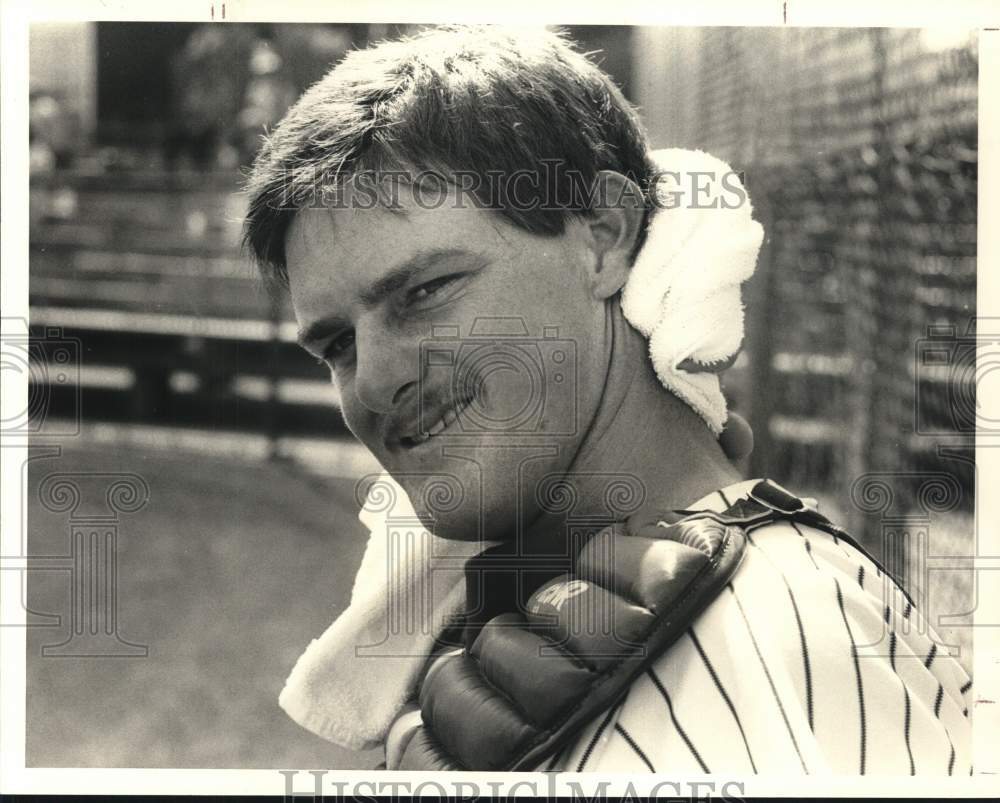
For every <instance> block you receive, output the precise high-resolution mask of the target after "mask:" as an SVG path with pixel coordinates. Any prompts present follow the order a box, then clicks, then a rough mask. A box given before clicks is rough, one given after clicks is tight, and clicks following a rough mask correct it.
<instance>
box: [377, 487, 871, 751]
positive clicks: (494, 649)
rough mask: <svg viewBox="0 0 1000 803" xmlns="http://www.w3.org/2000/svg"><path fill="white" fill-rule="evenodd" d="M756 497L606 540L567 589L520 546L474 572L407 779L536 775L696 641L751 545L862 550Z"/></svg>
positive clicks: (500, 551)
mask: <svg viewBox="0 0 1000 803" xmlns="http://www.w3.org/2000/svg"><path fill="white" fill-rule="evenodd" d="M750 496H751V498H750V499H743V500H740V501H738V502H737V503H736V504H734V505H733V506H731V507H730V508H729V509H728V510H727V511H726V512H725V513H722V514H718V513H713V512H710V511H702V512H694V513H689V514H687V515H686V516H685V517H684V518H681V519H680V520H679V521H677V520H676V519H677V518H678V517H677V516H676V515H674V516H672V517H671V519H672V520H674V523H672V524H668V523H667V522H666V521H658V522H653V523H650V524H647V525H644V526H641V527H640V528H639V529H638V530H636V531H635V532H629V531H628V530H627V529H626V526H625V524H624V523H622V524H614V525H612V526H609V527H605V528H604V529H603V530H600V531H599V532H597V533H596V534H595V535H593V536H592V537H591V538H590V539H589V540H587V541H586V543H585V544H584V545H583V546H582V548H580V549H579V550H578V551H577V553H576V554H575V556H574V557H572V558H566V559H564V560H565V565H564V567H563V572H562V573H560V574H558V575H556V576H555V577H553V568H552V566H553V561H551V560H550V561H545V563H544V567H539V566H538V565H537V564H534V565H533V564H532V560H531V559H530V558H526V557H523V556H521V557H518V556H516V555H514V554H513V550H512V549H511V548H510V547H507V546H506V545H504V546H501V547H495V548H493V549H489V550H486V551H485V552H484V553H482V554H481V555H480V556H477V557H476V558H474V559H472V560H470V561H469V563H468V568H467V570H466V571H467V587H468V594H469V607H470V613H468V614H467V615H466V619H465V630H464V641H465V647H464V648H462V649H458V650H454V651H452V652H449V653H446V654H444V655H442V656H441V657H439V658H438V659H437V660H436V661H434V662H433V663H432V665H431V667H430V669H429V670H428V672H427V675H426V677H425V678H424V682H423V684H422V686H421V689H420V709H421V719H422V724H421V726H420V727H419V728H417V729H416V731H415V732H414V733H413V735H412V736H411V737H410V738H409V741H408V742H407V743H406V746H405V748H404V749H403V752H402V756H401V758H400V763H399V766H398V767H395V769H400V770H432V769H433V770H498V771H502V770H533V769H535V768H537V767H538V766H539V765H540V764H541V763H542V762H543V761H544V760H545V759H546V758H548V757H549V756H551V755H553V754H555V753H556V752H557V751H558V750H560V749H561V748H562V747H563V746H564V745H566V744H567V743H569V742H570V741H572V740H573V739H574V738H576V737H577V736H578V735H579V733H580V731H581V730H582V728H583V727H584V726H586V725H587V724H588V723H590V722H591V721H592V720H593V719H594V718H595V717H597V716H599V715H600V714H601V713H602V712H604V711H607V710H608V709H609V708H611V707H612V706H613V705H615V704H616V703H617V702H618V701H619V700H621V699H622V698H623V697H624V696H625V695H626V694H627V692H628V689H629V686H630V685H631V683H632V681H633V680H634V679H635V678H636V677H637V676H638V675H639V674H640V673H641V672H643V671H644V670H645V669H646V667H647V666H648V665H649V664H650V663H651V662H652V661H653V660H655V659H656V658H657V657H659V656H660V655H661V654H662V653H663V652H664V651H665V650H666V649H667V648H668V647H669V646H670V645H671V644H672V643H673V642H674V641H676V640H677V639H678V638H679V637H680V636H681V635H682V634H683V633H684V631H685V630H686V629H687V627H688V625H690V624H691V622H692V621H693V620H694V619H695V618H696V617H697V616H698V614H699V613H700V612H701V611H702V610H703V609H704V608H705V607H706V606H707V605H708V603H709V602H711V601H712V600H713V599H714V598H715V597H716V595H717V594H718V593H719V592H720V591H721V590H722V589H723V588H724V587H725V585H726V583H728V582H729V580H730V578H731V577H732V576H733V574H734V572H735V571H736V569H737V568H738V566H739V564H740V561H741V559H742V557H743V553H744V549H745V547H746V532H747V531H749V530H753V529H755V528H756V527H760V526H763V525H765V524H769V523H771V522H774V521H777V520H780V519H794V520H797V521H801V522H802V523H803V524H808V525H810V526H813V527H819V528H821V529H825V530H832V531H835V532H836V534H837V535H839V536H840V537H841V538H845V539H846V540H848V541H850V542H851V543H852V544H853V543H854V542H853V539H851V538H850V537H849V536H847V534H846V533H844V532H843V531H842V530H840V529H839V528H836V527H834V525H832V524H830V523H829V521H827V520H826V519H825V518H824V517H823V516H821V515H820V514H819V513H817V512H816V511H814V510H811V509H808V508H806V507H805V506H804V505H803V503H802V502H801V501H800V500H799V499H797V498H796V497H794V496H792V495H791V494H789V493H788V492H787V491H785V490H784V489H782V488H781V487H780V486H778V485H776V484H775V483H773V482H771V481H769V480H763V481H762V482H760V483H758V484H757V485H756V486H755V487H754V489H753V491H752V492H751V495H750ZM679 513H682V514H686V513H687V512H686V511H679ZM855 545H856V544H855ZM566 569H568V571H566ZM515 589H517V590H516V591H515ZM518 600H521V602H519V601H518Z"/></svg>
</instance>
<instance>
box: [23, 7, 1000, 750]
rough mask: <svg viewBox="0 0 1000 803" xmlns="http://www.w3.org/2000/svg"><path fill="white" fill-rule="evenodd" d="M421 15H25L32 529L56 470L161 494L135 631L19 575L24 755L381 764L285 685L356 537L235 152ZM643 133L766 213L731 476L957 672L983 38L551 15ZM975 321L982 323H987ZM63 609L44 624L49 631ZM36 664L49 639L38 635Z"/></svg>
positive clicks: (969, 476) (142, 540) (730, 382)
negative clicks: (25, 624) (341, 21)
mask: <svg viewBox="0 0 1000 803" xmlns="http://www.w3.org/2000/svg"><path fill="white" fill-rule="evenodd" d="M418 27H419V26H395V25H382V24H378V25H376V24H370V25H369V24H351V25H333V24H331V25H318V24H309V25H295V24H230V23H227V24H224V25H221V24H220V25H208V24H193V23H192V24H188V23H157V24H150V23H120V22H114V23H112V22H109V23H58V24H36V25H33V26H32V28H31V33H30V75H29V81H30V158H31V188H30V221H31V230H30V254H31V257H30V259H31V261H30V285H29V290H30V334H31V342H30V355H31V361H30V368H29V370H30V379H31V385H30V398H29V404H30V408H31V409H30V410H29V411H28V412H29V416H28V419H27V423H26V424H25V427H26V431H30V432H31V433H32V437H33V441H32V443H33V444H34V445H35V446H36V447H38V448H39V449H40V448H41V447H42V446H43V445H44V444H54V445H56V446H57V447H58V451H50V452H48V453H47V454H46V453H45V452H44V450H42V451H37V449H36V454H35V458H34V459H32V460H31V461H30V462H29V463H28V467H27V470H26V472H25V474H26V479H25V482H26V483H27V493H28V501H29V541H28V550H29V551H30V552H31V554H33V555H36V556H41V555H54V554H57V553H58V554H61V553H60V550H61V552H66V550H67V549H68V547H67V543H68V539H69V538H70V537H71V532H72V528H73V526H74V524H73V521H72V514H71V516H70V519H71V520H69V521H68V520H67V513H66V509H65V508H59V509H55V508H54V507H53V505H51V504H46V503H45V501H44V494H43V493H42V492H41V486H42V485H43V484H44V483H45V481H46V479H47V478H49V477H50V476H51V475H52V474H53V473H54V472H59V473H73V474H75V475H94V476H97V475H101V476H104V475H112V474H114V473H115V472H119V473H120V472H130V473H134V474H136V475H139V476H140V477H141V478H142V479H143V481H144V482H145V483H146V484H147V485H148V489H149V500H148V503H146V504H144V505H143V506H142V509H141V510H136V511H133V512H132V513H130V514H125V515H122V516H121V517H120V522H119V523H118V524H116V527H117V529H116V534H117V535H116V537H117V544H116V546H115V550H114V552H115V553H116V554H117V564H116V565H117V569H116V571H117V594H118V599H119V602H118V615H117V622H116V625H115V626H116V627H117V629H118V631H119V632H120V633H121V635H122V638H125V639H127V640H129V641H131V642H135V643H140V644H143V645H147V646H148V655H147V656H146V657H144V658H142V657H133V658H129V659H127V660H121V659H112V658H88V659H85V660H84V659H76V660H72V659H69V658H66V657H62V658H61V659H59V660H57V659H54V658H52V657H50V656H49V655H45V656H43V654H42V653H43V648H45V647H46V646H47V645H52V644H56V643H58V642H60V641H61V640H65V639H66V637H67V636H66V631H67V627H68V623H67V620H66V617H63V618H62V619H60V618H59V617H58V612H59V611H62V610H64V609H65V608H66V606H67V605H68V604H69V598H70V596H72V595H73V594H76V593H77V590H78V589H76V586H73V585H72V584H70V583H69V582H68V581H67V579H66V576H65V573H62V574H60V573H58V572H33V573H31V582H30V585H29V586H28V592H27V605H26V607H27V608H28V610H29V611H30V612H31V616H33V617H36V618H37V622H36V624H38V626H37V627H32V628H30V629H29V634H28V638H29V658H28V662H29V665H28V733H27V760H28V764H29V766H50V767H51V766H119V767H141V766H145V767H233V768H236V767H287V768H296V767H299V768H309V767H327V768H366V767H371V766H373V765H374V764H375V763H377V761H379V760H381V756H380V755H377V754H376V753H370V754H355V753H350V752H348V751H344V750H340V749H338V748H336V747H333V746H332V745H329V744H327V743H325V742H323V741H321V740H319V739H318V738H315V737H313V736H312V735H311V734H309V733H307V732H305V731H304V730H302V729H300V728H298V726H296V725H294V724H293V723H292V722H291V720H289V719H288V718H287V717H286V716H285V715H284V714H283V712H281V711H280V709H278V706H277V695H278V692H279V691H280V688H281V685H282V683H283V680H284V678H285V676H286V675H287V673H288V671H289V670H290V668H291V666H292V664H293V662H294V660H295V658H296V657H297V656H298V654H299V653H300V652H301V651H302V650H303V649H304V648H305V646H306V645H307V644H308V642H309V640H310V639H311V638H313V637H315V636H317V635H318V634H319V633H320V632H321V631H322V630H323V629H324V628H325V627H326V625H327V624H328V623H329V622H330V621H332V620H333V618H334V617H335V616H336V615H337V614H338V613H339V612H340V611H341V610H342V609H343V608H344V606H345V605H346V603H347V601H348V599H349V595H350V588H351V581H352V579H353V574H354V571H355V569H356V567H357V565H358V563H359V562H360V558H361V554H362V551H363V549H364V541H365V537H366V531H365V530H364V529H363V528H362V527H361V525H360V524H359V523H358V522H357V520H356V513H357V503H356V501H355V496H354V483H355V481H356V480H357V479H358V478H359V477H361V476H362V475H364V474H367V473H370V472H372V471H375V470H377V466H376V465H375V464H374V462H373V461H372V460H371V458H369V457H368V456H367V455H366V454H365V453H364V451H363V450H362V449H360V448H359V447H358V446H357V445H355V444H353V443H352V442H351V441H350V439H349V437H348V435H347V433H346V431H345V429H344V428H343V425H342V423H341V419H340V416H339V413H337V411H336V409H335V405H336V395H335V392H334V390H333V388H332V387H331V385H330V384H329V382H328V381H327V377H326V372H325V369H323V368H322V367H320V366H318V365H317V364H316V363H315V362H314V361H313V360H311V359H310V358H309V357H307V356H306V355H305V354H304V353H303V352H301V351H300V350H299V349H298V347H297V346H295V344H294V337H295V327H294V323H293V322H292V316H291V313H290V309H289V308H288V305H287V302H282V301H273V300H271V299H269V298H268V296H267V295H266V293H265V292H264V291H263V289H262V288H261V286H260V285H259V283H258V281H257V279H256V277H255V274H254V270H253V268H252V266H251V265H250V264H249V263H248V262H247V261H245V260H244V259H243V258H241V256H240V253H239V248H238V240H239V235H240V225H241V218H242V214H243V209H244V200H243V198H242V196H241V195H240V192H239V188H240V183H241V169H243V168H245V167H246V166H247V165H248V164H249V162H250V160H251V159H252V157H253V155H254V152H255V150H256V148H257V147H258V145H259V142H260V134H261V132H262V130H263V129H264V128H265V127H266V126H270V125H273V124H274V123H276V122H277V121H278V120H279V119H280V118H281V116H282V114H283V113H284V111H285V109H286V108H287V107H288V106H289V105H290V104H291V103H292V102H293V101H294V100H295V98H296V97H297V96H298V94H299V93H300V92H301V91H302V90H303V89H304V88H305V87H306V86H308V85H309V84H310V83H312V82H313V81H315V80H317V79H318V78H320V77H321V76H322V75H323V74H324V72H325V71H326V70H327V69H329V67H330V66H331V65H332V64H334V63H336V62H337V61H338V60H339V59H340V58H341V57H342V56H343V55H344V53H345V52H346V51H347V50H348V49H350V48H353V47H362V46H364V45H366V44H367V43H369V42H371V41H375V40H379V39H383V38H386V37H392V36H396V35H399V34H401V33H405V32H408V31H411V30H416V29H417V28H418ZM567 29H568V30H569V32H570V34H571V36H572V37H573V38H574V39H575V40H576V41H577V42H578V43H579V44H580V46H581V48H582V49H583V50H584V51H588V52H594V56H593V58H594V59H595V60H597V61H598V62H599V63H601V64H602V66H603V68H604V69H605V70H606V71H607V72H609V73H610V74H611V75H612V76H613V77H614V78H615V80H616V81H617V82H618V83H619V85H620V86H621V87H622V89H623V90H624V92H625V94H626V96H627V97H629V99H630V100H632V101H633V102H634V103H636V104H638V105H639V107H640V110H641V113H642V115H643V117H644V121H645V123H646V125H647V128H648V130H649V134H650V137H651V139H652V142H653V145H654V146H655V147H666V146H671V147H688V148H702V149H704V150H707V151H709V152H711V153H713V154H715V155H717V156H719V157H721V158H723V159H725V160H727V161H729V162H730V164H732V165H733V167H734V168H735V169H736V170H738V171H741V172H742V173H743V175H744V181H745V183H746V185H747V187H748V189H749V191H750V196H751V198H752V200H753V203H754V208H755V217H756V218H757V219H758V220H760V221H761V222H762V223H763V225H764V228H765V231H766V232H767V240H766V243H765V246H764V249H763V252H762V255H761V260H760V263H759V267H758V271H757V274H756V276H755V277H754V279H753V280H752V281H751V282H750V283H748V285H747V287H746V293H745V298H746V301H747V308H748V313H747V315H748V317H747V331H748V335H747V341H746V344H745V349H744V351H743V353H742V354H741V357H740V359H739V361H738V363H737V364H736V365H735V366H734V368H733V369H732V370H731V371H729V372H728V374H727V376H726V377H725V388H726V392H727V395H729V397H730V398H731V400H732V404H733V406H734V408H735V409H736V410H738V411H740V412H741V413H742V414H743V415H744V416H746V417H747V418H748V419H749V421H750V423H751V424H752V426H753V428H754V431H755V435H756V449H755V452H754V455H753V457H752V460H751V465H750V466H749V471H750V473H752V474H753V475H755V476H760V475H767V476H770V477H772V478H774V479H775V480H777V481H778V482H780V483H782V484H785V485H786V486H788V487H789V488H790V489H792V490H793V491H795V492H797V493H799V494H801V495H806V496H813V497H816V498H818V499H819V500H820V503H821V509H822V510H823V511H824V512H826V513H827V515H829V516H830V517H831V518H833V519H834V520H835V521H837V522H838V523H840V524H842V525H844V526H846V527H848V528H849V529H852V530H853V531H854V532H855V533H856V534H857V535H858V536H859V537H861V538H862V539H863V540H864V541H865V543H866V544H867V545H868V546H869V548H870V549H871V550H872V551H873V552H874V553H875V554H876V555H877V556H879V557H881V558H883V560H885V561H886V562H887V564H888V566H889V568H890V570H891V571H892V573H893V574H895V575H896V576H897V577H898V578H899V579H900V580H901V582H903V583H905V584H906V585H908V586H909V587H910V589H911V591H912V592H913V593H914V595H915V596H916V597H917V602H918V604H919V605H920V606H921V607H922V608H923V609H925V610H927V611H929V612H930V613H931V614H932V616H949V617H950V618H949V619H942V620H937V619H936V620H935V621H937V622H938V625H939V628H938V629H939V630H940V631H941V632H942V635H945V637H946V638H945V640H946V641H948V643H950V644H955V645H958V646H960V647H961V652H960V655H959V658H960V660H961V661H962V663H963V664H965V665H966V667H969V666H970V665H971V654H970V650H971V637H970V635H969V634H970V631H969V629H968V627H963V626H962V625H963V623H965V624H966V625H967V624H968V622H969V621H970V619H969V616H970V612H971V610H972V609H973V607H974V605H975V587H974V584H973V573H972V572H971V570H955V569H951V570H945V569H944V568H942V567H943V566H945V563H944V562H942V563H941V566H939V567H937V568H935V564H934V561H935V559H936V557H938V556H945V555H971V554H973V552H974V519H973V512H974V504H973V503H974V494H975V465H974V454H973V450H972V446H973V440H972V438H973V433H974V431H975V426H976V414H977V411H976V406H975V370H976V354H977V348H978V344H979V343H980V342H981V340H982V333H980V332H977V328H976V325H975V312H976V310H975V297H976V181H977V164H976V162H977V159H976V148H977V141H976V134H977V120H976V109H977V100H978V99H977V50H976V36H975V34H974V33H972V32H969V31H938V30H935V31H928V30H915V29H905V30H903V29H900V30H890V29H761V28H753V29H750V28H746V29H741V28H688V29H680V28H641V27H610V26H608V27H603V26H575V27H574V26H567ZM987 334H996V333H990V332H987ZM57 620H58V621H57ZM49 652H51V650H50V651H49Z"/></svg>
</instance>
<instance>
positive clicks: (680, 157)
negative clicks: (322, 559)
mask: <svg viewBox="0 0 1000 803" xmlns="http://www.w3.org/2000/svg"><path fill="white" fill-rule="evenodd" d="M654 156H655V157H656V158H657V161H658V164H659V165H660V166H661V167H662V169H663V170H665V171H674V172H675V173H679V174H680V175H681V179H682V180H681V183H680V186H679V187H678V186H674V185H672V184H671V182H670V181H669V180H668V179H665V180H664V182H663V183H662V184H661V186H660V189H661V191H665V192H675V191H676V192H683V193H684V195H682V196H663V197H665V198H670V197H679V198H681V202H680V205H679V206H678V207H677V208H674V209H666V208H662V209H659V210H657V211H656V212H655V213H654V214H653V215H652V218H651V223H650V226H649V229H648V233H647V239H646V242H645V244H644V245H643V248H642V250H641V251H640V253H639V255H638V257H637V258H636V262H635V265H634V267H633V268H632V272H631V275H630V277H629V280H628V282H627V283H626V285H625V288H624V290H623V294H622V301H621V304H622V311H623V312H624V314H625V317H626V318H627V320H629V321H630V322H631V324H632V325H633V326H635V327H636V328H637V329H638V330H639V331H641V332H642V333H643V334H645V335H646V336H647V337H650V355H651V357H652V360H653V366H654V367H655V369H656V372H657V375H658V376H659V377H660V380H661V381H662V382H663V384H664V386H665V387H666V388H667V389H668V390H670V391H672V392H673V393H675V394H676V395H677V396H679V397H680V398H681V399H682V400H684V401H685V402H687V403H688V404H689V405H690V406H691V407H693V408H694V409H695V410H696V411H697V412H698V413H699V414H700V415H701V416H702V417H703V418H704V419H705V421H706V422H707V424H708V426H709V427H710V428H711V429H712V431H713V432H715V433H716V434H718V433H720V432H721V431H722V427H723V423H724V422H725V419H726V403H725V399H724V398H723V396H722V391H721V389H720V385H719V379H718V376H717V375H716V374H715V373H711V372H704V373H702V372H691V371H687V370H684V369H682V368H680V367H679V366H680V365H681V363H684V364H685V366H687V367H690V366H691V365H692V363H693V364H694V366H695V367H696V368H697V367H704V368H706V370H707V371H712V370H716V371H717V370H719V365H720V364H722V365H724V364H725V363H726V362H727V361H728V360H729V358H731V357H732V356H733V355H735V354H736V353H737V352H738V351H739V348H740V344H741V342H742V339H743V305H742V302H741V299H740V283H741V282H742V281H743V280H745V279H746V278H748V277H749V276H750V275H751V273H752V272H753V269H754V265H755V263H756V259H757V251H758V250H759V248H760V244H761V239H762V237H763V231H762V229H761V227H760V224H759V223H755V222H754V221H753V220H752V219H751V217H750V203H749V199H747V201H746V203H745V204H743V205H742V206H741V207H739V208H737V209H724V208H716V209H694V208H692V204H691V201H692V200H696V201H698V202H699V203H709V202H711V200H712V199H718V197H719V196H720V195H721V194H722V193H721V185H720V182H721V180H722V177H723V176H724V175H727V174H728V175H730V179H729V181H730V186H735V185H736V184H737V183H736V182H734V179H733V177H732V174H731V170H730V168H729V166H728V165H726V164H725V163H724V162H721V161H719V160H718V159H715V158H714V157H711V156H709V155H708V154H705V153H702V152H700V151H683V150H666V151H658V152H656V153H655V154H654ZM692 171H703V172H711V173H712V174H713V175H714V176H715V179H714V180H713V181H711V182H706V181H705V180H701V182H700V183H701V185H702V186H711V187H712V190H711V194H710V195H707V196H705V195H699V197H698V198H697V199H692V198H691V197H690V193H689V190H690V173H691V172H692ZM740 186H741V185H740ZM685 187H686V189H685ZM727 200H728V201H732V200H733V196H732V195H731V194H730V195H728V196H727ZM360 518H361V520H362V521H363V522H364V523H365V524H366V525H367V526H368V527H369V529H370V530H371V536H370V538H369V541H368V546H367V549H366V551H365V555H364V558H363V559H362V562H361V568H360V569H359V570H358V574H357V576H356V578H355V580H354V589H353V591H352V594H351V604H350V606H349V607H348V608H347V610H346V611H344V613H342V614H341V615H340V616H339V617H338V618H337V620H336V621H335V622H334V623H333V624H332V625H330V627H329V628H327V630H326V631H325V632H324V633H323V634H322V635H321V636H320V637H319V638H318V639H314V640H313V641H312V643H311V644H310V645H309V647H308V648H307V649H306V651H305V653H303V655H302V656H301V657H300V658H299V660H298V662H297V663H296V664H295V667H294V669H293V670H292V673H291V675H290V676H289V677H288V680H287V681H286V682H285V688H284V690H283V691H282V693H281V696H280V697H279V699H278V702H279V704H280V705H281V707H282V708H283V709H284V710H285V711H286V712H287V713H288V715H289V716H291V718H292V719H294V720H295V721H296V722H297V723H299V724H300V725H302V726H303V727H304V728H306V729H308V730H310V731H312V732H313V733H315V734H317V735H319V736H322V737H323V738H325V739H328V740H330V741H332V742H335V743H336V744H339V745H341V746H343V747H346V748H348V749H352V750H363V749H369V748H372V747H376V746H378V745H380V744H381V743H382V742H383V740H384V738H385V735H386V733H387V732H388V730H389V727H390V726H391V724H392V722H393V720H394V718H395V717H396V716H397V714H398V713H399V711H400V710H402V708H403V706H404V704H405V702H406V700H407V699H408V698H409V697H410V696H411V695H412V694H413V692H414V691H415V687H416V684H417V683H418V682H419V680H420V676H421V674H422V672H423V670H424V668H425V663H426V658H427V655H428V654H429V653H430V651H431V648H432V646H433V643H434V638H435V636H436V635H437V634H438V633H439V632H440V631H441V629H442V628H443V627H444V626H445V624H446V623H447V621H448V619H449V617H451V616H453V615H455V614H457V613H460V612H461V609H462V606H463V605H464V602H465V579H464V571H463V568H464V564H465V561H466V560H467V559H468V558H469V557H471V556H472V555H475V554H477V553H479V552H481V551H482V550H483V549H485V548H486V547H487V546H489V545H490V543H484V542H463V541H448V540H445V539H442V538H437V537H435V536H433V535H431V534H430V533H428V532H427V531H426V530H425V529H423V528H422V527H420V526H419V525H418V524H415V522H416V516H415V514H414V512H413V508H412V506H411V505H410V501H409V499H407V497H406V493H405V492H404V491H403V489H402V488H401V487H400V486H399V485H398V484H397V483H396V482H395V481H394V480H392V479H391V478H390V477H389V476H388V475H387V474H386V475H383V477H382V478H381V479H380V480H379V481H378V482H376V483H374V484H373V485H372V486H371V488H370V489H369V493H368V498H367V501H366V503H365V505H364V507H363V509H362V511H361V514H360ZM401 620H405V621H406V623H408V626H405V627H403V628H402V629H401V630H400V629H399V628H395V627H394V623H398V622H400V621H401ZM390 631H392V632H390Z"/></svg>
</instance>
